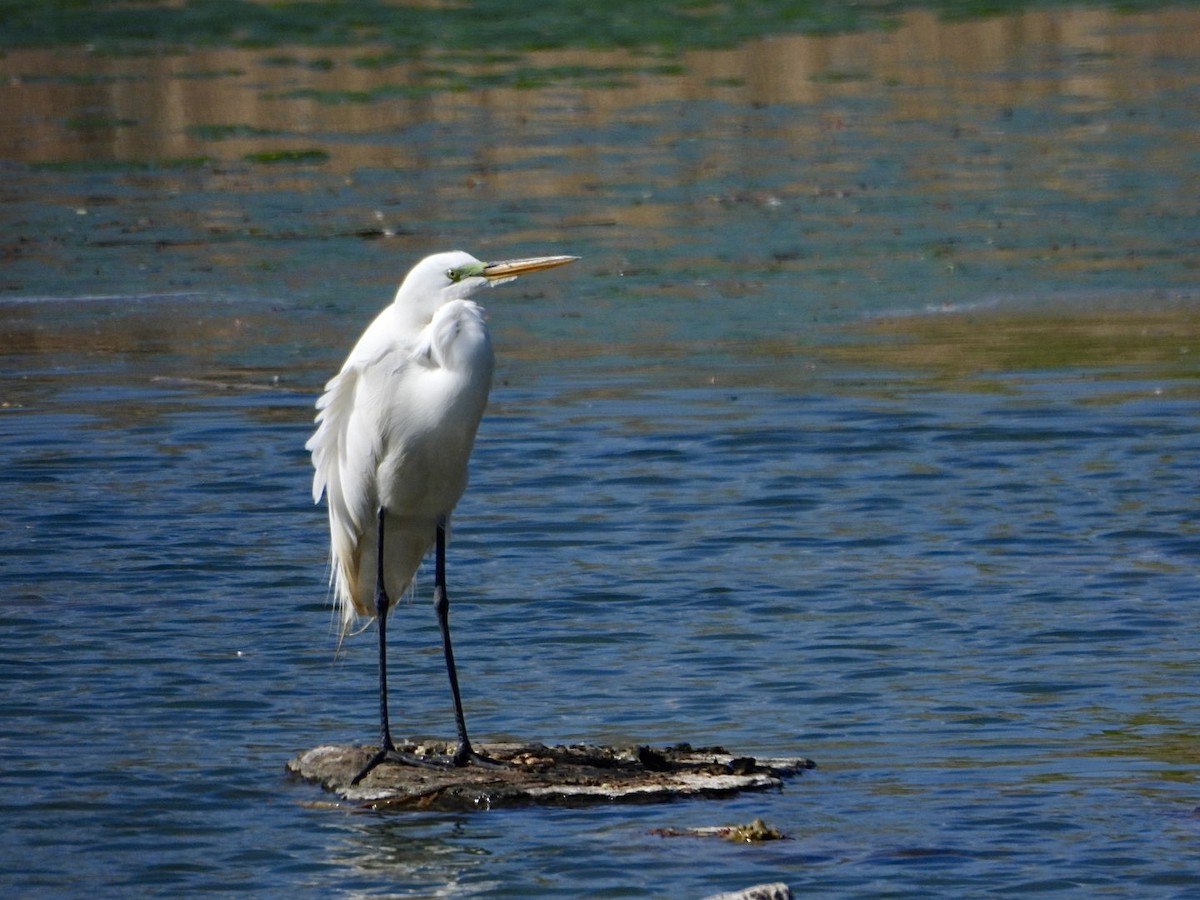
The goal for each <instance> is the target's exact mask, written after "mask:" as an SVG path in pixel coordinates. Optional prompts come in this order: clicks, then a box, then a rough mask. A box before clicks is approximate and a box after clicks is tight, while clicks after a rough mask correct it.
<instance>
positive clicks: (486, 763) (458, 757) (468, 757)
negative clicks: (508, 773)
mask: <svg viewBox="0 0 1200 900" xmlns="http://www.w3.org/2000/svg"><path fill="white" fill-rule="evenodd" d="M450 765H452V766H454V767H455V768H456V769H461V768H462V767H463V766H479V767H480V768H484V769H502V768H504V766H505V764H504V763H502V762H500V760H498V759H492V758H491V757H490V756H484V755H483V754H482V753H479V752H477V751H476V750H475V748H474V747H472V746H471V745H470V744H459V745H458V749H457V750H455V751H454V756H452V757H450Z"/></svg>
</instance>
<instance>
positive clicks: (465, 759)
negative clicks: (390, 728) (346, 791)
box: [350, 744, 506, 785]
mask: <svg viewBox="0 0 1200 900" xmlns="http://www.w3.org/2000/svg"><path fill="white" fill-rule="evenodd" d="M385 762H390V763H396V764H398V765H401V766H418V767H420V768H424V769H461V768H463V767H464V766H479V767H480V768H484V769H501V768H504V767H505V766H506V763H503V762H501V761H500V760H498V759H492V758H491V757H490V756H484V755H483V754H482V753H478V752H476V750H475V748H474V747H472V746H471V745H470V744H466V745H461V744H460V745H459V747H458V749H457V750H455V751H454V755H453V756H417V755H416V754H415V753H401V752H400V751H399V750H397V749H396V748H395V747H382V748H380V749H379V750H376V751H375V754H374V755H373V756H372V757H371V758H370V759H369V760H367V764H366V765H365V766H363V767H362V770H361V771H360V772H359V773H358V774H357V775H355V776H354V778H352V779H351V780H350V784H351V785H355V784H358V783H359V782H360V781H362V780H363V779H364V778H366V777H367V776H368V775H370V774H371V772H372V770H374V769H375V768H376V767H377V766H379V765H381V764H383V763H385Z"/></svg>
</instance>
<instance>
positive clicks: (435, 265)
mask: <svg viewBox="0 0 1200 900" xmlns="http://www.w3.org/2000/svg"><path fill="white" fill-rule="evenodd" d="M578 258H579V257H577V256H535V257H531V258H527V259H509V260H504V261H502V262H494V263H486V262H481V261H480V260H478V259H476V258H475V257H473V256H472V255H471V254H470V253H464V252H463V251H462V250H451V251H450V252H448V253H435V254H434V255H433V256H427V257H425V258H424V259H423V260H421V261H420V262H419V263H417V264H416V265H415V266H413V267H412V270H411V271H410V272H409V273H408V275H406V276H405V278H404V282H403V283H402V284H401V285H400V289H399V290H398V291H396V300H395V302H396V304H397V305H398V306H401V307H404V308H406V310H407V311H408V312H409V313H410V314H411V315H412V316H413V319H414V322H420V323H422V324H423V323H425V322H428V321H429V320H430V319H431V318H432V317H433V314H434V312H435V311H436V310H437V309H438V308H439V307H441V306H442V305H443V304H446V303H449V302H450V301H451V300H461V299H463V298H465V297H469V296H470V295H471V294H472V293H474V292H475V291H477V290H479V289H480V288H481V287H483V286H484V285H495V284H503V283H504V282H506V281H512V280H513V279H514V278H516V277H517V276H518V275H524V274H525V273H527V272H536V271H538V270H539V269H552V268H554V267H555V266H562V265H566V264H567V263H569V262H574V261H575V260H576V259H578Z"/></svg>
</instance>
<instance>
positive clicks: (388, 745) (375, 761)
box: [350, 506, 404, 784]
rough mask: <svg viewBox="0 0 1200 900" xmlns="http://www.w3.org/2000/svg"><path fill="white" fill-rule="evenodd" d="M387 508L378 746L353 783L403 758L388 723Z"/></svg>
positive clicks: (379, 607)
mask: <svg viewBox="0 0 1200 900" xmlns="http://www.w3.org/2000/svg"><path fill="white" fill-rule="evenodd" d="M385 513H386V510H385V509H384V508H383V507H382V506H381V507H379V525H378V528H379V546H378V548H377V549H378V554H377V560H378V561H377V563H376V568H375V618H376V619H377V620H378V626H379V749H378V750H377V751H376V752H375V755H374V756H372V757H371V758H370V759H369V760H368V761H367V764H366V765H365V766H363V769H362V771H361V772H359V773H358V774H357V775H355V776H354V780H353V781H351V782H350V783H351V784H358V783H359V782H360V781H362V780H363V779H364V778H365V777H366V776H367V773H368V772H370V771H371V770H372V769H374V768H375V767H376V766H377V765H379V764H380V763H381V762H383V761H384V760H385V759H393V760H396V761H404V759H403V757H402V756H401V755H400V754H399V753H397V752H396V745H395V744H393V743H392V731H391V728H390V727H389V724H388V695H387V612H388V596H387V589H386V588H385V587H384V583H383V520H384V515H385Z"/></svg>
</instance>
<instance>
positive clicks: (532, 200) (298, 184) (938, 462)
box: [0, 8, 1200, 897]
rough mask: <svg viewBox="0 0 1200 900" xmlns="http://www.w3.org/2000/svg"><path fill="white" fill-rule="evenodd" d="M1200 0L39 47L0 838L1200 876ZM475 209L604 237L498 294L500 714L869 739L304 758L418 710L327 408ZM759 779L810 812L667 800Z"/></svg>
mask: <svg viewBox="0 0 1200 900" xmlns="http://www.w3.org/2000/svg"><path fill="white" fill-rule="evenodd" d="M1197 24H1200V23H1198V22H1197V13H1195V12H1194V11H1191V10H1187V9H1174V10H1164V11H1157V12H1153V13H1146V14H1138V15H1118V14H1116V13H1113V12H1112V11H1110V10H1107V9H1100V10H1090V9H1075V8H1068V9H1055V10H1050V11H1036V12H1029V13H1025V14H1022V15H1018V16H996V17H993V18H989V19H985V20H978V21H969V22H956V23H948V22H942V21H939V20H937V19H935V18H933V17H932V16H929V15H927V14H924V13H912V14H909V15H906V16H905V17H904V18H903V20H902V21H901V22H900V23H899V24H898V26H897V27H896V28H895V29H892V30H886V31H877V32H865V33H853V34H842V35H833V36H828V37H821V38H817V37H804V36H796V35H791V34H786V33H780V34H778V35H774V36H771V37H767V38H762V39H758V40H755V41H753V42H749V43H746V44H744V45H741V46H738V47H736V48H732V49H726V50H700V49H690V50H680V51H679V52H678V53H677V54H675V55H673V56H665V55H663V54H662V53H653V54H651V53H642V52H634V51H613V50H571V51H567V50H562V49H557V50H546V51H538V52H536V53H531V54H528V55H520V56H518V55H513V56H508V55H504V56H493V57H491V58H489V59H487V60H484V61H471V60H464V59H462V58H448V57H447V56H446V55H445V54H441V53H435V54H434V55H431V56H425V57H421V58H411V59H399V60H397V59H394V58H388V59H376V60H375V61H374V62H371V63H370V64H368V63H367V62H366V57H368V56H369V55H370V53H371V48H370V47H366V46H353V47H321V48H319V49H317V48H311V47H285V48H279V47H272V48H263V49H257V50H256V49H230V48H212V49H195V50H187V51H173V52H161V53H148V54H145V55H137V56H124V57H122V56H113V55H105V54H103V53H99V52H97V53H92V52H88V51H84V50H74V49H70V48H56V49H54V50H53V51H41V50H12V51H10V52H8V54H7V55H6V56H4V57H3V58H0V73H2V74H3V76H4V77H3V78H0V82H2V83H0V126H2V127H0V156H2V157H3V158H4V162H3V166H4V167H5V169H6V174H7V175H9V176H10V177H6V178H4V179H0V214H2V215H3V222H4V224H3V229H2V231H0V374H2V376H3V378H2V379H0V485H2V487H3V491H2V493H3V496H4V497H5V502H6V504H7V505H6V507H5V515H4V516H0V542H2V543H3V546H4V548H5V552H4V554H3V555H2V556H0V620H2V624H3V627H2V628H0V676H2V677H0V698H2V699H0V703H2V706H3V709H4V712H5V714H6V716H7V722H8V724H9V726H10V727H8V728H7V729H0V749H3V751H4V754H5V759H6V766H5V768H4V772H3V774H0V781H2V782H3V786H4V790H3V791H0V816H3V818H4V821H5V824H6V827H5V829H4V830H3V832H2V833H0V846H3V847H4V849H5V853H4V854H3V859H4V862H3V863H0V885H2V886H3V887H4V888H6V889H9V890H10V892H12V890H14V889H15V890H16V892H17V893H30V892H33V893H36V892H38V891H42V890H44V891H48V892H54V893H55V894H58V895H61V894H64V893H67V894H70V893H83V892H84V890H87V891H88V892H93V893H94V892H95V889H96V888H97V887H99V888H100V889H101V890H104V889H107V890H108V892H110V893H122V892H125V893H131V892H136V893H139V894H144V893H159V894H164V895H171V896H175V895H178V894H179V893H182V892H185V891H195V890H214V889H217V890H229V891H235V890H236V891H239V892H252V891H257V890H262V891H263V892H264V893H278V892H280V891H281V890H286V891H289V892H293V893H297V894H303V895H306V896H308V895H312V896H325V895H327V894H329V893H330V892H331V891H333V892H343V893H354V894H357V893H362V894H391V895H404V896H431V895H435V894H438V895H445V894H452V895H455V896H458V895H470V894H477V895H489V896H503V895H509V896H523V897H525V896H566V895H571V896H601V895H607V896H623V897H624V896H679V897H700V896H706V895H708V894H710V893H712V892H714V891H717V890H732V889H735V888H740V887H744V886H746V885H748V884H752V883H756V882H763V881H775V880H783V881H787V882H789V883H790V884H791V885H792V886H793V888H794V889H796V891H797V893H798V894H799V893H804V892H806V891H807V892H811V893H820V894H823V895H833V896H838V895H842V896H864V895H874V894H878V893H880V892H889V891H890V892H892V893H895V894H897V895H909V896H927V895H930V894H938V895H944V894H953V895H960V894H968V893H978V892H979V890H980V885H986V886H987V889H995V890H999V891H1006V892H1009V893H1015V894H1022V895H1023V894H1027V893H1033V892H1035V891H1041V892H1049V891H1054V892H1057V893H1073V894H1081V893H1083V892H1087V893H1088V894H1089V895H1091V894H1093V893H1100V892H1128V893H1135V894H1138V895H1146V894H1154V893H1159V892H1165V893H1171V892H1188V891H1195V890H1196V889H1197V887H1198V882H1197V876H1196V872H1195V867H1194V866H1192V865H1191V860H1192V853H1191V851H1192V848H1193V847H1194V843H1195V838H1196V831H1197V820H1196V817H1195V815H1194V809H1195V807H1196V804H1197V798H1196V791H1195V784H1196V771H1197V770H1196V764H1197V759H1196V754H1195V751H1194V747H1195V746H1196V740H1195V737H1196V735H1195V725H1194V723H1195V722H1196V721H1197V720H1198V719H1200V710H1198V709H1197V707H1196V701H1195V692H1194V691H1193V690H1192V689H1191V687H1190V686H1191V685H1192V684H1193V683H1194V682H1195V678H1196V674H1197V673H1196V667H1197V662H1196V660H1197V658H1198V657H1200V653H1198V651H1200V633H1198V632H1197V620H1196V616H1195V615H1194V610H1193V609H1192V606H1191V604H1190V603H1189V602H1188V601H1189V599H1190V598H1191V597H1193V596H1194V595H1195V593H1196V588H1197V584H1196V576H1195V563H1196V560H1197V556H1198V554H1200V537H1198V533H1200V519H1198V515H1197V512H1196V490H1195V484H1196V477H1195V476H1196V458H1195V457H1196V440H1195V422H1196V413H1197V406H1196V399H1197V391H1196V384H1197V382H1196V374H1197V368H1196V363H1195V355H1196V353H1197V352H1200V345H1198V341H1197V338H1200V334H1198V329H1200V321H1198V318H1197V312H1196V309H1197V302H1196V301H1197V286H1196V277H1195V273H1196V261H1195V257H1196V236H1195V227H1194V223H1195V215H1196V208H1195V198H1196V196H1197V195H1198V194H1197V191H1196V181H1195V179H1196V174H1195V173H1196V172H1197V171H1198V167H1197V166H1196V159H1195V147H1196V146H1197V142H1196V140H1195V138H1196V135H1195V109H1197V108H1198V106H1200V68H1198V66H1197V62H1196V60H1200V53H1197V52H1196V51H1197V50H1198V49H1200V48H1197V47H1196V41H1197V35H1198V34H1200V29H1198V28H1197V27H1196V26H1197ZM315 151H319V152H315ZM451 245H461V246H464V247H466V248H467V249H471V250H474V251H476V252H477V253H478V254H479V255H481V256H491V257H496V258H499V257H505V256H511V255H519V254H522V253H527V252H529V253H544V252H572V253H578V254H580V255H581V256H583V257H584V259H583V261H582V262H581V263H579V264H577V265H576V266H573V267H571V271H570V273H569V275H568V274H563V275H561V276H560V275H552V276H546V277H545V278H544V279H542V280H539V281H538V282H536V283H534V282H532V281H531V282H529V283H528V284H526V283H525V282H517V284H515V285H513V286H511V287H509V288H507V289H506V290H505V292H503V293H497V294H494V295H492V294H488V295H487V297H486V298H485V301H486V303H487V305H488V306H489V309H490V313H491V323H492V326H493V330H494V333H495V335H496V342H497V349H498V353H499V369H498V373H497V384H496V388H495V391H494V394H493V401H492V405H491V408H490V409H489V412H488V415H487V417H486V418H485V420H484V423H483V426H482V428H481V431H480V436H479V442H478V446H477V452H476V454H475V457H474V459H473V464H472V485H471V487H470V489H469V490H468V492H467V495H466V496H465V497H464V499H463V502H462V504H461V506H460V508H459V510H458V513H457V515H456V522H455V531H454V540H453V543H452V546H451V554H452V557H451V566H452V570H453V573H454V574H453V578H454V588H453V594H454V596H455V601H456V605H455V618H456V629H457V635H456V638H457V640H456V650H457V651H458V654H459V657H460V658H459V665H460V669H461V671H462V676H463V680H464V684H463V690H464V702H465V704H466V706H467V713H468V715H469V716H470V717H471V720H472V724H473V727H474V729H475V731H476V733H477V734H478V735H479V737H480V739H484V740H486V739H490V738H493V737H494V738H504V737H509V736H519V737H523V738H533V739H541V740H547V741H559V740H561V741H570V740H600V741H614V742H631V743H646V742H649V743H658V742H673V741H677V740H687V741H691V742H693V743H695V744H712V743H722V744H726V745H728V746H729V747H731V748H733V749H735V750H737V751H739V752H749V753H762V754H774V753H778V754H787V753H803V754H806V755H809V756H812V757H813V758H815V759H816V760H817V761H818V762H819V763H820V765H821V768H820V769H818V770H816V771H814V772H811V773H807V774H806V775H805V777H804V778H803V779H802V780H801V781H799V782H797V783H795V784H793V785H789V786H788V788H787V789H786V790H785V791H783V792H780V793H778V794H765V795H756V796H751V797H743V798H738V799H736V800H732V801H728V802H723V803H719V804H707V803H706V804H690V803H688V804H676V805H670V806H648V807H637V808H632V809H631V808H614V809H595V808H593V809H589V810H583V811H573V810H542V809H533V810H515V811H504V812H495V813H488V814H486V815H474V816H466V815H464V816H436V817H429V816H424V815H412V816H407V815H403V816H388V817H379V816H376V815H373V814H369V813H364V812H362V811H357V810H353V809H346V808H329V807H328V806H325V805H322V804H321V803H320V802H319V801H322V800H325V799H328V798H325V797H322V796H321V795H320V793H319V792H318V791H316V790H315V789H312V788H310V787H309V786H306V785H298V784H294V783H290V782H287V781H285V780H284V778H283V776H282V764H283V760H284V758H285V757H286V756H288V755H289V754H291V753H293V752H295V751H297V750H300V749H304V748H307V747H311V746H313V745H315V744H317V743H319V742H323V741H341V740H362V741H366V740H369V739H370V737H371V731H372V728H373V726H372V724H371V723H372V722H373V721H374V718H375V711H374V710H373V705H374V703H375V699H374V694H373V688H372V684H373V675H372V672H373V659H372V648H371V641H370V636H369V635H363V636H360V637H359V638H358V639H357V640H353V641H349V642H347V644H346V646H345V647H344V650H343V654H342V655H341V656H340V657H338V656H335V654H334V652H333V648H334V644H335V639H334V635H333V628H332V623H331V616H330V611H329V609H328V606H327V603H326V599H327V598H326V585H325V576H326V572H325V568H324V566H325V557H326V547H325V545H324V535H325V533H326V531H325V526H324V523H323V513H322V511H321V509H320V508H317V507H314V506H312V504H311V502H310V498H309V493H308V481H309V462H308V460H307V458H306V456H305V453H304V451H303V443H304V440H305V438H306V437H307V435H308V434H309V433H310V430H311V427H312V423H311V420H312V415H313V412H314V410H313V408H312V404H313V401H314V399H315V396H316V394H317V392H318V391H319V389H320V386H321V384H322V382H323V380H324V379H325V377H326V376H327V375H328V373H329V372H330V371H333V370H335V369H336V367H337V366H338V365H339V364H340V362H341V361H342V359H343V357H344V354H345V352H346V351H347V349H348V348H349V346H350V345H351V343H352V341H353V340H354V338H355V336H356V335H357V334H358V333H360V332H361V330H362V328H363V326H364V324H365V323H366V321H367V320H368V319H369V318H370V317H371V316H372V315H373V314H374V311H375V310H376V309H377V308H378V307H379V306H380V305H382V304H383V303H385V302H387V300H388V299H389V298H390V296H391V294H392V292H393V290H394V287H395V283H396V281H397V280H398V279H399V277H400V276H401V274H402V272H403V270H404V269H405V268H407V266H408V265H410V264H411V263H412V261H413V260H414V259H415V258H416V257H418V256H420V255H421V254H423V253H424V252H427V251H429V250H432V249H444V248H445V247H447V246H451ZM426 579H427V576H426ZM427 593H428V581H427V580H425V579H423V580H422V582H421V584H420V585H419V586H418V590H417V592H416V594H415V596H414V599H413V601H412V602H411V603H408V604H405V605H403V606H402V607H401V608H400V609H398V610H397V612H396V627H395V630H394V634H393V635H392V640H393V654H394V659H396V660H397V661H398V663H397V665H396V670H395V672H394V681H393V686H392V690H393V698H394V700H395V706H394V709H393V719H394V721H395V722H397V723H400V724H399V726H398V727H400V728H402V729H404V730H406V731H408V732H409V733H411V734H413V735H421V734H445V733H446V729H447V726H448V723H449V717H450V710H449V698H448V696H446V694H447V693H448V692H447V691H446V689H445V684H444V674H443V672H442V669H441V663H440V660H439V656H438V653H439V650H438V638H437V629H436V625H435V622H434V620H433V615H432V612H431V610H430V609H429V603H428V602H427V600H426V594H427ZM759 816H761V817H763V818H764V819H766V820H767V821H768V822H769V823H770V824H771V825H773V826H775V827H778V828H780V829H782V830H783V831H785V832H787V833H788V834H790V835H791V837H792V840H789V841H781V842H777V843H775V844H773V845H772V846H769V847H755V848H748V847H743V846H733V845H721V846H718V847H713V846H711V845H708V844H705V843H703V842H692V841H678V840H667V839H662V838H657V837H654V836H652V835H651V834H650V831H651V829H653V828H657V827H676V828H686V827H689V826H703V825H713V824H722V823H728V822H736V821H748V820H750V819H752V818H755V817H759ZM881 885H886V887H881ZM1081 885H1082V886H1083V887H1081ZM77 886H78V887H77Z"/></svg>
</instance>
